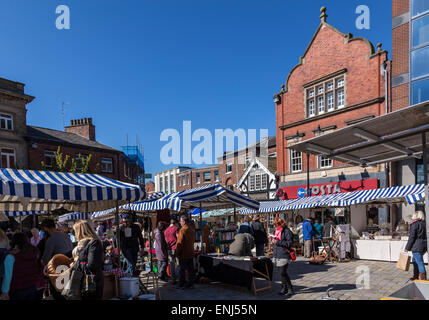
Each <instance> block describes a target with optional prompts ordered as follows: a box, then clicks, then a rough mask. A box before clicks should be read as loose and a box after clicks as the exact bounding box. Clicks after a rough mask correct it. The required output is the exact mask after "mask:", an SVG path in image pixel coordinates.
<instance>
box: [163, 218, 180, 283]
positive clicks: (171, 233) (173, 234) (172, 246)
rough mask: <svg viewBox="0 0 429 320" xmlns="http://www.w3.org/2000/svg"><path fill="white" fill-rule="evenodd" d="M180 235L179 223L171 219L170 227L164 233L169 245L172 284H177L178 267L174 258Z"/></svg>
mask: <svg viewBox="0 0 429 320" xmlns="http://www.w3.org/2000/svg"><path fill="white" fill-rule="evenodd" d="M178 233H179V222H178V221H177V220H176V219H171V221H170V226H168V228H167V229H166V230H165V231H164V236H165V240H166V241H167V245H168V264H169V266H170V276H171V283H172V284H176V283H177V275H176V266H177V265H178V263H177V258H176V257H175V256H174V253H175V251H176V243H177V236H178Z"/></svg>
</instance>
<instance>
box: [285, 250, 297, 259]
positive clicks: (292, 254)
mask: <svg viewBox="0 0 429 320" xmlns="http://www.w3.org/2000/svg"><path fill="white" fill-rule="evenodd" d="M286 252H287V253H289V255H290V259H291V260H292V261H295V260H296V253H295V251H294V250H292V251H290V250H289V249H286Z"/></svg>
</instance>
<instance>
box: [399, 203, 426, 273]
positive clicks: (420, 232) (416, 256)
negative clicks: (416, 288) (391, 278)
mask: <svg viewBox="0 0 429 320" xmlns="http://www.w3.org/2000/svg"><path fill="white" fill-rule="evenodd" d="M411 219H412V220H413V222H412V223H411V227H410V234H409V237H408V242H407V245H406V246H405V250H404V251H405V252H408V251H411V252H412V253H413V271H414V272H413V277H412V278H411V280H417V279H420V280H426V269H425V264H424V261H423V256H424V254H425V253H426V251H427V238H426V223H425V222H424V220H425V215H424V213H423V211H416V212H415V213H414V214H413V216H412V218H411Z"/></svg>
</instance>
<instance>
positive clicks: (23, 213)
mask: <svg viewBox="0 0 429 320" xmlns="http://www.w3.org/2000/svg"><path fill="white" fill-rule="evenodd" d="M45 213H46V212H45V211H5V212H4V214H5V215H6V216H8V217H20V216H29V215H33V214H45Z"/></svg>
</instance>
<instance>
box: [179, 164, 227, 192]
mask: <svg viewBox="0 0 429 320" xmlns="http://www.w3.org/2000/svg"><path fill="white" fill-rule="evenodd" d="M176 179H177V180H176V186H177V192H179V191H183V190H188V189H193V188H198V187H201V186H203V185H206V184H213V183H218V182H219V166H217V165H215V166H209V167H203V168H195V169H188V170H186V171H182V172H180V173H178V174H177V176H176Z"/></svg>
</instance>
